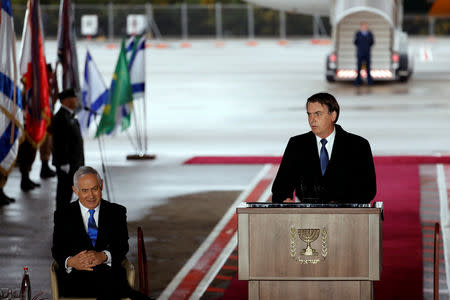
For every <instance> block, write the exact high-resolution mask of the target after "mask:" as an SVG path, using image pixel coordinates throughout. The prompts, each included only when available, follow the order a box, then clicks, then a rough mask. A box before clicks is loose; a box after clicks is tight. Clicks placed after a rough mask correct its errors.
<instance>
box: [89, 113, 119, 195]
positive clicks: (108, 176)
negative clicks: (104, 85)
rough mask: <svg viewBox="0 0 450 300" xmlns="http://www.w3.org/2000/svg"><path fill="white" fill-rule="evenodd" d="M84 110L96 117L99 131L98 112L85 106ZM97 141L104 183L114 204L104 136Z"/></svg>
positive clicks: (107, 193)
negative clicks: (104, 148)
mask: <svg viewBox="0 0 450 300" xmlns="http://www.w3.org/2000/svg"><path fill="white" fill-rule="evenodd" d="M83 109H84V110H86V111H88V112H89V113H91V114H93V115H94V120H95V126H96V128H97V130H98V126H99V122H98V120H97V115H98V114H97V112H96V111H93V110H92V109H91V108H90V107H87V106H84V107H83ZM97 130H96V132H97ZM97 141H98V148H99V150H100V160H101V162H102V171H103V174H104V177H105V178H104V181H105V186H106V196H107V197H108V200H109V201H110V202H114V201H113V199H112V198H111V196H112V193H111V194H110V192H109V184H108V183H109V182H111V177H110V175H109V172H108V169H107V168H106V165H105V159H104V155H105V154H104V152H103V142H102V136H99V137H98V138H97ZM111 189H112V186H111Z"/></svg>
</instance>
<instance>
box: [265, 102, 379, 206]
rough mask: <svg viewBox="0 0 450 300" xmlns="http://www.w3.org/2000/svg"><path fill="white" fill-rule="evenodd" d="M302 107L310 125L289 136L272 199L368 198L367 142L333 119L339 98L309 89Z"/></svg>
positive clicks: (371, 183)
mask: <svg viewBox="0 0 450 300" xmlns="http://www.w3.org/2000/svg"><path fill="white" fill-rule="evenodd" d="M306 110H307V114H308V122H309V125H310V127H311V131H310V132H308V133H305V134H301V135H297V136H294V137H291V138H290V140H289V143H288V145H287V147H286V150H285V152H284V155H283V159H282V161H281V165H280V168H279V170H278V173H277V176H276V177H275V181H274V183H273V186H272V202H276V203H281V202H291V201H295V198H298V199H299V200H300V201H301V202H304V203H308V202H320V203H369V202H370V201H371V200H372V199H373V198H374V197H375V194H376V176H375V167H374V164H373V157H372V151H371V149H370V145H369V142H368V141H367V140H366V139H364V138H362V137H360V136H358V135H355V134H351V133H349V132H347V131H345V130H344V129H343V128H342V127H341V126H339V125H338V124H336V122H337V120H338V118H339V104H338V103H337V101H336V99H335V98H334V96H333V95H331V94H328V93H317V94H314V95H312V96H311V97H309V98H308V100H307V102H306Z"/></svg>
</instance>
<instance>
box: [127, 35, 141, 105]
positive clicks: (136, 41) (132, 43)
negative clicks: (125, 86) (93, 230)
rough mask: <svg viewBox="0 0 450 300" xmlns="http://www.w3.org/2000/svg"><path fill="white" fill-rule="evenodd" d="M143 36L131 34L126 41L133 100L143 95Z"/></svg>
mask: <svg viewBox="0 0 450 300" xmlns="http://www.w3.org/2000/svg"><path fill="white" fill-rule="evenodd" d="M145 42H146V41H145V36H144V35H141V36H132V37H130V38H129V39H128V41H127V43H126V51H127V60H128V70H129V73H130V81H131V89H132V90H133V100H137V99H140V98H144V96H145Z"/></svg>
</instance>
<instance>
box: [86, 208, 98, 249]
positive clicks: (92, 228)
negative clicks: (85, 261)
mask: <svg viewBox="0 0 450 300" xmlns="http://www.w3.org/2000/svg"><path fill="white" fill-rule="evenodd" d="M94 212H95V210H93V209H90V210H89V215H90V216H89V220H88V235H89V238H90V239H91V242H92V245H93V246H95V242H96V241H97V233H98V229H97V224H95V220H94Z"/></svg>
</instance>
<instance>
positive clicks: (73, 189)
mask: <svg viewBox="0 0 450 300" xmlns="http://www.w3.org/2000/svg"><path fill="white" fill-rule="evenodd" d="M72 191H73V192H74V193H75V195H77V197H78V198H80V197H79V196H78V190H77V189H76V188H75V186H73V185H72Z"/></svg>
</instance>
